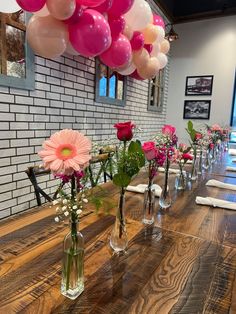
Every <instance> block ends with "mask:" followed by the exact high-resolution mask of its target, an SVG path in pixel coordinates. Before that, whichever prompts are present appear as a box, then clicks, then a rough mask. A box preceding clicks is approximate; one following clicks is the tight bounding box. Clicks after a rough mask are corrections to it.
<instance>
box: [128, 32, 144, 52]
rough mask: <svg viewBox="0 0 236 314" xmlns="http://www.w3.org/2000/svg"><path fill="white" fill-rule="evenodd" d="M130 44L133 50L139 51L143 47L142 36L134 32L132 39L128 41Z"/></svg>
mask: <svg viewBox="0 0 236 314" xmlns="http://www.w3.org/2000/svg"><path fill="white" fill-rule="evenodd" d="M130 44H131V47H132V49H133V50H135V51H136V50H140V49H141V48H143V46H144V36H143V34H142V33H141V32H138V31H136V32H134V34H133V37H132V38H131V40H130Z"/></svg>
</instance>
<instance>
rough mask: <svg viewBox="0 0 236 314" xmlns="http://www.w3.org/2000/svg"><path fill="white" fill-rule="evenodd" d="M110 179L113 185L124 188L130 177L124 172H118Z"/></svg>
mask: <svg viewBox="0 0 236 314" xmlns="http://www.w3.org/2000/svg"><path fill="white" fill-rule="evenodd" d="M112 181H113V183H114V184H115V185H117V186H120V187H122V188H125V187H127V186H128V185H129V184H130V181H131V177H130V176H128V174H126V173H124V172H118V173H117V174H115V175H114V177H113V180H112Z"/></svg>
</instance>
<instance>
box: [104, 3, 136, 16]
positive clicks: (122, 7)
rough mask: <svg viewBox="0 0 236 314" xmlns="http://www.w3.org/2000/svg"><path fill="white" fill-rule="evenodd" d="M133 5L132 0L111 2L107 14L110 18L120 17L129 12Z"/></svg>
mask: <svg viewBox="0 0 236 314" xmlns="http://www.w3.org/2000/svg"><path fill="white" fill-rule="evenodd" d="M133 3H134V0H113V3H112V6H111V8H110V10H109V12H108V13H109V14H110V15H112V16H121V15H123V14H125V13H126V12H128V11H129V9H130V8H131V7H132V5H133Z"/></svg>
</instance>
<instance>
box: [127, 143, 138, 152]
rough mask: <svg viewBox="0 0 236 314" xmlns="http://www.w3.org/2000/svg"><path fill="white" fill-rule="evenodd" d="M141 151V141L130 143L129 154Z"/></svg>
mask: <svg viewBox="0 0 236 314" xmlns="http://www.w3.org/2000/svg"><path fill="white" fill-rule="evenodd" d="M139 151H140V145H139V143H137V142H134V141H132V142H130V144H129V148H128V153H129V154H133V153H136V152H139Z"/></svg>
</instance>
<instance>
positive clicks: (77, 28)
mask: <svg viewBox="0 0 236 314" xmlns="http://www.w3.org/2000/svg"><path fill="white" fill-rule="evenodd" d="M69 38H70V42H71V44H72V46H73V47H74V49H75V50H76V51H78V52H79V53H80V54H81V55H83V56H85V57H95V56H97V55H100V54H101V53H103V52H104V51H105V50H107V49H108V48H109V47H110V45H111V31H110V26H109V24H108V22H107V21H106V19H105V18H104V16H103V15H102V14H101V13H99V12H97V11H95V10H92V9H87V10H85V11H84V12H83V14H82V16H81V17H80V19H79V21H78V23H76V24H71V25H69Z"/></svg>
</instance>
